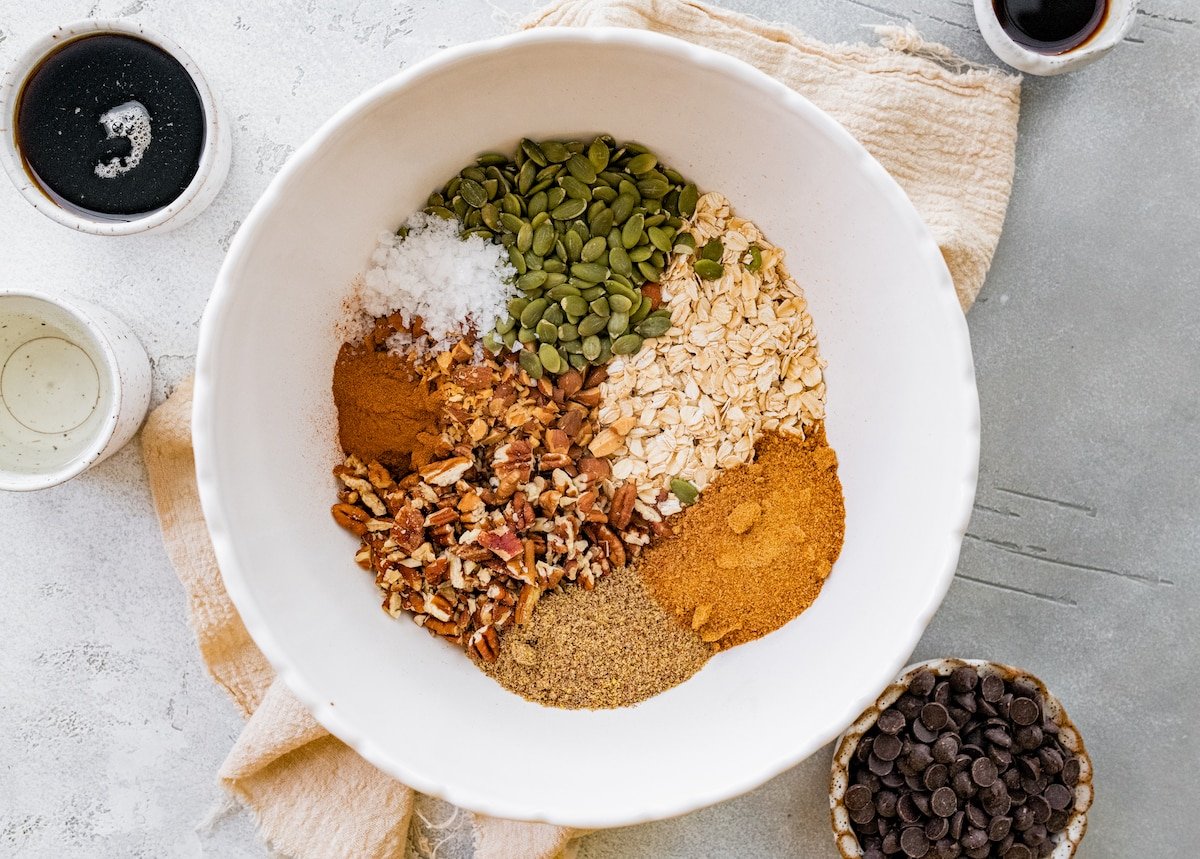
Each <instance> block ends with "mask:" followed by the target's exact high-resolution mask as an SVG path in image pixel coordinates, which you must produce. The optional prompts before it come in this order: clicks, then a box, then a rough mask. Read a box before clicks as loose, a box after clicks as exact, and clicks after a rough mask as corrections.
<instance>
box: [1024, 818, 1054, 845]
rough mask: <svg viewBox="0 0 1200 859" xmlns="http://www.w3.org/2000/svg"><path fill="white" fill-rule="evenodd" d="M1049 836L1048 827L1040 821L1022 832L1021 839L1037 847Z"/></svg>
mask: <svg viewBox="0 0 1200 859" xmlns="http://www.w3.org/2000/svg"><path fill="white" fill-rule="evenodd" d="M1049 837H1050V834H1049V833H1048V832H1047V831H1046V827H1045V826H1043V825H1042V824H1040V823H1035V824H1034V825H1033V826H1031V827H1029V828H1028V829H1026V830H1025V831H1024V832H1023V833H1021V840H1022V841H1024V842H1025V843H1026V844H1028V845H1030V846H1032V847H1037V846H1038V845H1039V844H1041V843H1042V842H1044V841H1045V840H1046V839H1047V838H1049Z"/></svg>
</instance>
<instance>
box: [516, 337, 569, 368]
mask: <svg viewBox="0 0 1200 859" xmlns="http://www.w3.org/2000/svg"><path fill="white" fill-rule="evenodd" d="M537 357H538V360H539V361H540V363H541V365H542V366H543V367H544V368H545V369H546V372H547V373H561V372H562V370H563V363H564V361H563V359H562V356H561V355H559V354H558V350H557V349H555V348H554V347H553V346H551V345H550V344H549V343H543V344H542V345H541V346H539V347H538V351H537ZM522 366H524V365H522Z"/></svg>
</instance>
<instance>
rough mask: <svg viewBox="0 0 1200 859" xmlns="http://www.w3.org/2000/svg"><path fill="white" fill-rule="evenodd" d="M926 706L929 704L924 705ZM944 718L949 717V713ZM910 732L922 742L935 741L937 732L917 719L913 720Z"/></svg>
mask: <svg viewBox="0 0 1200 859" xmlns="http://www.w3.org/2000/svg"><path fill="white" fill-rule="evenodd" d="M926 706H929V705H926ZM946 718H947V719H949V715H947V717H946ZM912 733H913V736H914V737H916V738H917V739H918V740H920V741H921V742H922V743H932V742H934V741H936V740H937V738H938V732H937V731H935V730H934V729H932V728H927V727H925V724H924V723H923V722H921V721H920V720H919V719H918V720H917V721H916V722H913V726H912Z"/></svg>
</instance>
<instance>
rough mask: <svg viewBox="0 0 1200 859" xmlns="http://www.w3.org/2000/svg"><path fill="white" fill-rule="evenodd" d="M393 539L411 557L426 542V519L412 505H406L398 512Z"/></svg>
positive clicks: (393, 527) (393, 526)
mask: <svg viewBox="0 0 1200 859" xmlns="http://www.w3.org/2000/svg"><path fill="white" fill-rule="evenodd" d="M392 539H393V540H395V541H396V545H397V546H399V547H400V548H401V549H403V550H404V551H405V552H406V553H407V554H409V555H411V554H412V553H413V552H415V551H416V550H417V547H418V546H420V545H421V544H422V543H424V542H425V517H424V516H422V515H421V512H420V511H419V510H417V509H416V508H414V507H413V506H412V505H411V504H405V505H404V506H403V507H401V508H400V509H399V510H397V511H396V521H395V523H393V525H392Z"/></svg>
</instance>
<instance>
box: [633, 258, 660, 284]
mask: <svg viewBox="0 0 1200 859" xmlns="http://www.w3.org/2000/svg"><path fill="white" fill-rule="evenodd" d="M637 267H638V271H640V272H641V273H642V277H644V278H646V280H648V281H650V282H652V283H656V282H657V281H658V279H659V278H660V277H662V269H660V268H659V267H658V266H656V265H655V264H654V263H652V262H640V263H638V264H637Z"/></svg>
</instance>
